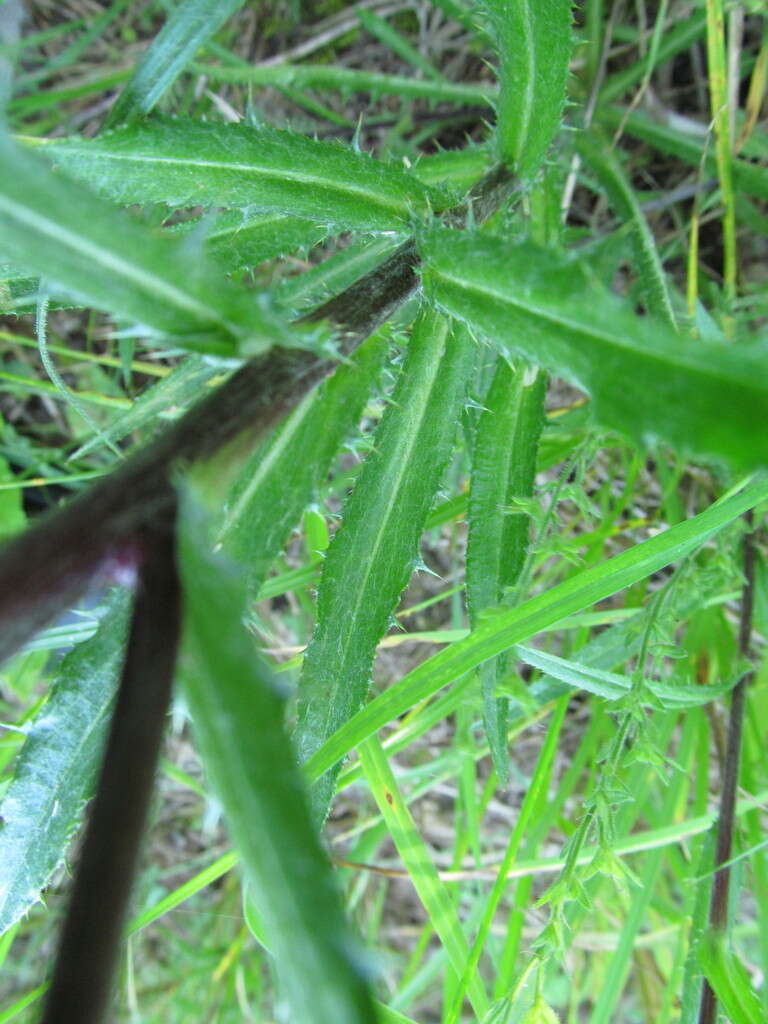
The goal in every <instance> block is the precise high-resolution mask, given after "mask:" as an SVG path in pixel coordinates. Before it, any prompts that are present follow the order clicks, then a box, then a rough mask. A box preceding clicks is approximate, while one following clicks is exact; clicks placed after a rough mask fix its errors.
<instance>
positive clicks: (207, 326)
mask: <svg viewBox="0 0 768 1024" xmlns="http://www.w3.org/2000/svg"><path fill="white" fill-rule="evenodd" d="M0 254H2V255H7V256H8V257H9V258H11V259H13V260H14V261H16V262H18V263H20V264H21V265H22V266H24V267H25V268H26V269H27V270H28V271H30V272H32V273H37V274H40V275H41V276H43V277H45V278H46V279H47V281H48V282H50V283H51V285H53V286H58V287H59V288H62V289H64V290H65V291H67V292H71V293H72V294H74V295H76V296H78V297H80V298H81V299H83V300H84V301H85V302H86V303H88V304H91V305H94V306H96V307H98V308H100V309H104V310H107V311H109V312H112V313H117V314H120V315H122V316H126V317H129V318H130V319H131V320H135V321H137V322H138V323H141V324H144V325H146V326H147V327H150V328H153V329H154V330H155V331H158V332H160V333H161V334H163V335H169V336H172V337H173V339H174V342H175V343H177V344H180V345H184V346H185V347H188V348H198V349H202V350H204V351H208V352H213V353H216V354H219V355H225V356H234V355H237V354H239V353H241V354H250V353H254V354H255V353H256V352H258V351H259V350H261V349H264V348H267V347H269V345H271V344H273V343H275V342H279V341H281V340H283V341H287V340H289V339H290V337H291V336H290V335H289V333H288V328H287V326H286V325H285V324H284V323H283V322H282V321H281V320H280V319H279V318H278V317H277V316H276V315H274V314H273V313H271V311H270V310H269V309H268V308H267V306H266V304H265V303H264V302H262V301H260V300H259V299H258V298H257V297H255V296H253V295H249V294H248V293H246V292H245V291H244V290H240V289H238V288H236V287H235V286H234V285H233V284H230V283H229V282H227V281H226V280H225V279H223V278H222V277H221V275H220V274H219V273H217V271H216V269H215V268H212V267H210V266H209V265H208V264H207V263H206V261H205V260H204V259H203V258H202V254H200V253H197V254H193V253H191V252H188V251H185V248H184V246H183V244H182V243H180V242H177V241H174V240H172V239H170V238H163V237H161V236H159V235H158V234H156V233H155V232H152V231H150V230H148V229H147V228H144V227H142V226H141V225H139V224H137V223H135V222H134V221H133V220H131V218H129V217H128V215H127V214H125V213H123V212H122V211H120V210H115V209H114V208H113V207H111V206H110V205H108V204H106V203H104V202H103V201H102V200H100V199H98V197H96V196H95V195H93V194H91V193H90V192H88V191H87V190H85V189H84V188H83V187H82V186H80V185H78V184H76V183H75V182H72V181H67V180H66V179H64V178H62V177H61V176H59V175H56V174H54V173H53V172H52V171H51V170H50V169H49V168H48V167H46V166H45V164H44V163H43V162H42V161H41V160H39V158H38V157H37V156H34V155H33V154H30V153H26V152H24V151H23V150H21V149H19V148H18V147H17V146H15V145H14V144H13V143H12V141H11V140H10V138H9V137H8V136H7V135H4V134H2V133H0ZM293 340H294V344H295V340H296V339H295V338H294V339H293Z"/></svg>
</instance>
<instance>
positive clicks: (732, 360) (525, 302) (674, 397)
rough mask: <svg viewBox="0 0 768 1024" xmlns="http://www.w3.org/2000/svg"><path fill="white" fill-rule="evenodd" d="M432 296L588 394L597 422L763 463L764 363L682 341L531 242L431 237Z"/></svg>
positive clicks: (767, 414)
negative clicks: (514, 242) (518, 242)
mask: <svg viewBox="0 0 768 1024" xmlns="http://www.w3.org/2000/svg"><path fill="white" fill-rule="evenodd" d="M421 251H422V254H423V257H424V260H425V264H426V266H425V272H424V283H425V289H426V291H427V293H428V295H430V296H431V298H432V299H433V300H434V301H435V302H437V303H438V304H439V305H440V306H442V307H444V308H445V309H447V310H448V311H449V312H450V313H452V314H453V315H454V316H456V317H459V318H460V319H462V320H465V321H466V322H467V323H469V324H471V325H472V326H473V327H474V328H476V329H478V330H480V331H481V332H482V333H483V334H485V335H486V336H487V337H488V338H489V339H490V340H491V341H492V342H493V343H494V344H497V345H500V346H501V347H502V348H504V349H505V350H507V351H508V352H510V353H514V354H517V355H521V356H523V357H524V358H526V359H528V360H530V361H532V362H538V363H539V364H540V365H542V366H544V367H545V368H546V369H548V370H551V371H553V372H554V373H558V374H560V375H561V376H563V377H565V378H566V379H568V380H570V381H572V382H573V383H575V384H577V385H578V386H579V387H582V388H584V390H585V391H587V392H589V393H590V394H591V395H592V398H593V406H594V413H595V417H596V419H597V420H598V421H599V422H600V423H601V424H602V425H603V426H605V427H608V428H610V429H616V430H619V431H621V432H623V433H625V434H628V435H629V436H630V437H632V438H634V439H635V440H637V441H639V442H642V443H650V442H654V441H664V442H667V443H669V444H671V445H673V446H675V447H677V448H679V449H681V450H682V451H684V452H688V453H693V454H697V455H701V456H704V457H705V458H712V457H714V458H718V459H725V460H728V461H730V462H731V463H733V464H734V465H736V466H740V467H754V466H759V465H766V464H768V434H766V432H765V431H761V430H755V424H756V423H764V422H768V360H767V359H766V358H765V357H764V356H763V357H761V356H759V355H755V354H753V353H751V352H745V351H743V350H739V349H735V348H733V347H726V346H722V345H707V344H702V343H701V342H700V341H692V340H690V339H686V338H683V337H679V336H678V335H677V334H676V333H675V332H674V331H673V330H672V328H670V327H668V326H667V325H666V324H664V323H663V322H662V321H657V320H651V319H650V318H643V317H638V316H636V315H635V314H634V312H633V311H632V308H631V306H629V305H628V304H627V303H625V302H622V301H621V300H620V299H619V298H617V297H616V296H614V295H612V294H611V293H610V292H608V291H606V290H605V289H603V288H602V287H601V286H600V285H599V284H598V283H597V282H596V281H594V280H593V279H591V278H590V276H589V273H588V269H587V268H586V267H585V266H584V265H582V264H580V263H574V262H568V261H566V260H564V259H562V258H560V257H558V256H557V255H555V254H553V253H552V252H550V251H547V250H541V249H537V248H535V247H534V246H531V245H529V244H522V245H517V246H510V245H509V244H508V243H506V242H505V241H502V240H501V239H495V238H485V237H476V236H472V235H464V234H460V233H459V232H447V231H433V232H430V233H429V234H428V235H427V236H426V238H425V239H424V241H423V243H422V247H421Z"/></svg>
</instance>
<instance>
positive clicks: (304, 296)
mask: <svg viewBox="0 0 768 1024" xmlns="http://www.w3.org/2000/svg"><path fill="white" fill-rule="evenodd" d="M403 241H405V236H404V235H394V236H392V235H379V236H377V237H375V238H365V239H363V240H362V241H359V242H353V243H352V244H351V245H349V246H347V248H346V249H342V250H341V251H340V252H335V253H334V254H333V256H329V257H328V258H327V259H324V260H323V261H322V263H318V265H317V266H316V267H311V268H310V269H309V270H305V271H304V273H303V274H298V275H297V276H296V277H289V278H286V279H284V280H283V281H281V282H280V286H279V290H278V293H277V301H278V302H279V304H280V306H281V307H283V308H285V309H290V310H293V311H296V312H298V311H300V310H303V309H307V308H311V307H312V306H315V305H320V303H322V302H325V301H327V299H328V298H329V297H330V296H332V295H338V294H339V293H340V292H342V291H343V290H344V289H345V288H347V287H349V285H351V284H354V282H355V281H357V280H359V279H360V278H361V277H363V276H364V275H365V274H367V273H369V271H371V270H374V269H375V268H376V267H377V266H378V265H379V264H380V263H382V261H383V260H384V258H385V257H387V256H389V255H391V253H393V252H394V251H395V249H397V247H398V246H399V245H400V244H401V243H402V242H403Z"/></svg>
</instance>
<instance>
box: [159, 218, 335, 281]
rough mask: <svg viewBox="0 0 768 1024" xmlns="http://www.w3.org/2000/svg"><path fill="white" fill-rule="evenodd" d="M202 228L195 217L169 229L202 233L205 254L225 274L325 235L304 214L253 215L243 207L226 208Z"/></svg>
mask: <svg viewBox="0 0 768 1024" xmlns="http://www.w3.org/2000/svg"><path fill="white" fill-rule="evenodd" d="M205 228H206V225H205V224H204V223H203V222H201V221H199V220H197V221H191V222H190V221H186V222H185V223H183V224H180V225H178V227H175V228H173V229H172V231H173V233H174V234H177V233H178V234H193V235H194V234H196V233H197V232H200V233H201V235H202V234H203V232H204V235H203V244H204V246H205V248H206V250H207V252H208V254H209V255H210V257H211V258H212V259H214V260H215V261H216V263H217V264H218V266H219V267H221V269H222V270H225V271H227V273H232V272H234V271H236V270H247V269H250V268H251V267H255V266H256V265H257V264H259V263H263V262H264V261H265V260H271V259H275V257H278V256H287V255H288V253H291V252H295V251H296V250H297V249H304V248H308V247H310V246H313V245H316V244H317V243H318V242H322V240H323V239H324V238H325V236H326V234H327V231H326V229H325V228H324V227H323V226H322V225H321V224H316V223H315V222H314V221H311V220H306V219H305V218H303V217H287V216H285V215H284V214H282V213H271V214H270V213H267V214H261V213H260V214H256V215H255V216H253V215H250V214H248V212H247V211H245V210H225V211H224V213H222V214H219V216H218V217H216V218H215V220H213V221H212V223H211V224H210V226H208V229H207V230H205Z"/></svg>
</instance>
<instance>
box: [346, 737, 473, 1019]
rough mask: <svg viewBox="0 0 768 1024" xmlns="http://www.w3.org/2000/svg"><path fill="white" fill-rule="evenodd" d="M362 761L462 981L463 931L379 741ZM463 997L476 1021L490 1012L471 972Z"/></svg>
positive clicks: (369, 744)
mask: <svg viewBox="0 0 768 1024" xmlns="http://www.w3.org/2000/svg"><path fill="white" fill-rule="evenodd" d="M359 753H360V761H361V763H362V765H363V771H364V772H365V777H366V779H367V780H368V785H369V786H370V787H371V793H372V795H373V798H374V800H375V801H376V803H377V805H378V808H379V810H380V811H381V814H382V817H383V818H384V821H385V822H386V825H387V830H388V832H389V834H390V836H391V838H392V842H393V843H394V844H395V847H396V849H397V852H398V853H399V854H400V857H401V858H402V861H403V863H404V864H405V867H406V869H407V871H408V874H409V876H410V879H411V882H412V883H413V887H414V889H415V890H416V892H417V893H418V896H419V899H420V900H421V902H422V905H423V906H424V909H425V910H426V912H427V915H428V917H429V920H430V922H431V923H432V925H433V926H434V929H435V931H436V932H437V934H438V936H439V938H440V941H441V942H442V944H443V946H444V947H445V951H446V953H447V954H448V959H449V960H450V962H451V965H452V967H453V969H454V970H455V971H456V973H457V974H458V975H459V977H461V976H462V974H463V973H464V969H465V967H466V966H467V961H468V959H469V946H468V944H467V940H466V938H465V936H464V932H463V931H462V929H461V924H460V923H459V918H458V915H457V913H456V906H455V904H454V902H453V900H452V899H451V898H450V896H449V895H448V892H447V890H446V888H445V886H444V885H443V883H442V882H441V881H440V878H439V877H438V874H437V869H436V868H435V865H434V862H433V860H432V858H431V856H430V853H429V849H428V848H427V845H426V843H425V842H424V840H423V839H422V837H421V835H420V833H419V830H418V829H417V828H416V824H415V822H414V820H413V817H412V816H411V812H410V810H409V809H408V805H407V803H406V802H405V800H404V799H403V797H402V794H401V793H400V790H399V788H398V785H397V781H396V780H395V776H394V774H393V772H392V768H391V767H390V764H389V761H388V760H387V757H386V754H385V753H384V750H383V748H382V746H381V742H380V740H379V738H378V737H377V736H371V737H370V738H369V739H368V740H366V742H365V743H364V744H363V745H362V746H361V747H360V751H359ZM467 995H468V997H469V1001H470V1003H471V1004H472V1009H473V1010H474V1012H475V1014H476V1016H477V1019H478V1020H479V1019H481V1018H482V1017H483V1014H484V1013H485V1012H486V1010H487V1009H488V998H487V996H486V994H485V988H484V986H483V982H482V979H481V978H480V975H479V974H478V973H477V971H476V970H472V971H471V972H469V975H468V979H467Z"/></svg>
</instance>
